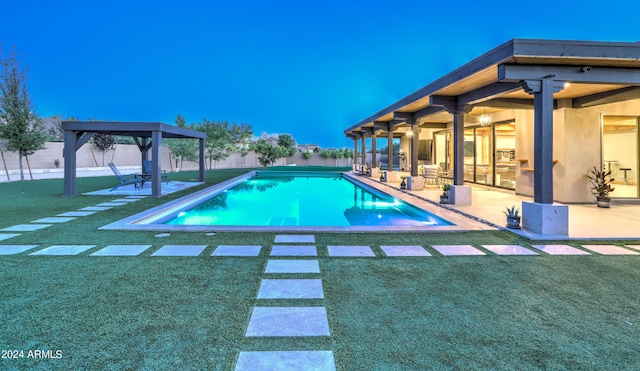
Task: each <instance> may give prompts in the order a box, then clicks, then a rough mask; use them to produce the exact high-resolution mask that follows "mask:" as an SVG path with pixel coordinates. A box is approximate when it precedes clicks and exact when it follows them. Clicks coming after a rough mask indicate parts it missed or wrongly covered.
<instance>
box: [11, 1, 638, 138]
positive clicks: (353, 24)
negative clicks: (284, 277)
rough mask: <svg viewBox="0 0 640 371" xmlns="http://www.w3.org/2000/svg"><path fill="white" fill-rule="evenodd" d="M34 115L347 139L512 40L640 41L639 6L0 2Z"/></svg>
mask: <svg viewBox="0 0 640 371" xmlns="http://www.w3.org/2000/svg"><path fill="white" fill-rule="evenodd" d="M0 9H1V13H2V14H3V16H2V22H1V24H0V43H1V46H2V51H3V54H4V55H6V54H7V53H8V52H9V51H10V49H11V47H13V46H14V45H15V46H16V47H17V51H18V53H19V55H20V58H21V63H22V65H23V66H28V68H29V81H28V88H29V91H30V94H31V97H32V99H33V102H34V104H35V106H36V110H37V112H38V113H39V114H40V115H41V116H45V117H46V116H49V115H52V114H62V115H63V116H65V117H66V116H76V117H79V118H82V119H86V118H89V117H91V118H96V119H106V120H119V121H160V122H165V123H173V120H174V119H175V117H176V115H177V114H181V115H183V116H184V117H185V118H186V119H187V122H196V121H200V120H201V119H202V118H204V117H206V118H208V119H210V120H228V121H230V122H232V121H235V122H245V123H248V124H250V125H252V126H253V129H254V132H255V133H256V134H257V135H259V134H260V133H261V132H263V131H265V132H269V133H290V134H292V135H293V136H294V138H295V139H296V140H297V141H298V142H299V143H314V144H319V145H320V146H322V147H342V146H349V147H351V146H352V141H351V140H349V139H347V138H345V137H344V134H343V131H344V130H345V129H346V128H347V127H349V126H351V125H353V124H355V123H357V122H359V121H360V120H362V119H364V118H366V117H368V116H370V115H371V114H373V113H375V112H377V111H379V110H380V109H382V108H384V107H386V106H388V105H390V104H392V103H394V102H395V101H397V100H399V99H401V98H402V97H404V96H406V95H408V94H410V93H412V92H413V91H415V90H417V89H419V88H421V87H422V86H424V85H426V84H428V83H430V82H432V81H434V80H435V79H437V78H439V77H441V76H443V75H445V74H446V73H448V72H451V71H452V70H454V69H455V68H457V67H459V66H461V65H463V64H464V63H466V62H468V61H470V60H471V59H473V58H475V57H477V56H479V55H481V54H483V53H485V52H487V51H488V50H490V49H492V48H494V47H496V46H498V45H500V44H502V43H504V42H506V41H508V40H510V39H512V38H546V39H559V40H597V41H627V42H629V41H640V27H638V26H637V14H638V13H639V11H640V2H639V1H637V0H619V1H616V0H612V1H607V2H603V1H594V0H583V1H580V2H568V1H557V0H554V1H549V0H542V1H531V2H524V1H482V2H481V1H445V0H441V1H431V0H423V1H403V0H397V1H378V0H371V1H349V0H342V1H335V0H323V1H300V0H297V1H279V0H273V1H247V0H233V1H230V0H227V1H216V0H214V1H188V0H184V1H180V2H176V1H163V0H155V1H118V0H116V1H100V2H98V1H64V0H60V1H30V0H20V1H15V0H0Z"/></svg>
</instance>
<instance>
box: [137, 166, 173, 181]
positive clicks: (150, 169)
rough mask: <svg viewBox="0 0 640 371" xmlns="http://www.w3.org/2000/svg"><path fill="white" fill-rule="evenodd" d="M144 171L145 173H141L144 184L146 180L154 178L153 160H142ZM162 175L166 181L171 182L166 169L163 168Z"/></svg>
mask: <svg viewBox="0 0 640 371" xmlns="http://www.w3.org/2000/svg"><path fill="white" fill-rule="evenodd" d="M142 171H143V173H142V174H140V177H141V178H142V185H144V182H146V181H147V180H151V179H153V161H142ZM160 177H161V178H162V180H164V182H165V183H167V184H169V175H168V174H167V171H166V170H162V174H160Z"/></svg>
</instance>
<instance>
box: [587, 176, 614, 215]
mask: <svg viewBox="0 0 640 371" xmlns="http://www.w3.org/2000/svg"><path fill="white" fill-rule="evenodd" d="M587 178H588V179H589V181H590V182H591V185H592V187H591V189H592V192H593V194H594V195H595V196H596V201H597V203H598V207H604V208H609V207H611V197H609V192H613V190H614V189H615V188H613V187H612V186H611V182H613V181H614V180H615V179H613V178H611V171H600V170H598V169H597V168H596V167H595V166H594V167H593V169H591V171H589V174H587Z"/></svg>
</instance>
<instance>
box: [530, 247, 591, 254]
mask: <svg viewBox="0 0 640 371" xmlns="http://www.w3.org/2000/svg"><path fill="white" fill-rule="evenodd" d="M531 246H533V248H535V249H538V250H542V251H544V252H546V253H547V254H551V255H590V254H589V253H588V252H586V251H582V250H580V249H576V248H575V247H571V246H569V245H531Z"/></svg>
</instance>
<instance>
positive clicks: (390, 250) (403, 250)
mask: <svg viewBox="0 0 640 371" xmlns="http://www.w3.org/2000/svg"><path fill="white" fill-rule="evenodd" d="M380 248H381V249H382V251H384V253H385V255H387V256H431V254H429V252H428V251H427V250H425V249H424V248H423V247H422V246H380Z"/></svg>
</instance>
